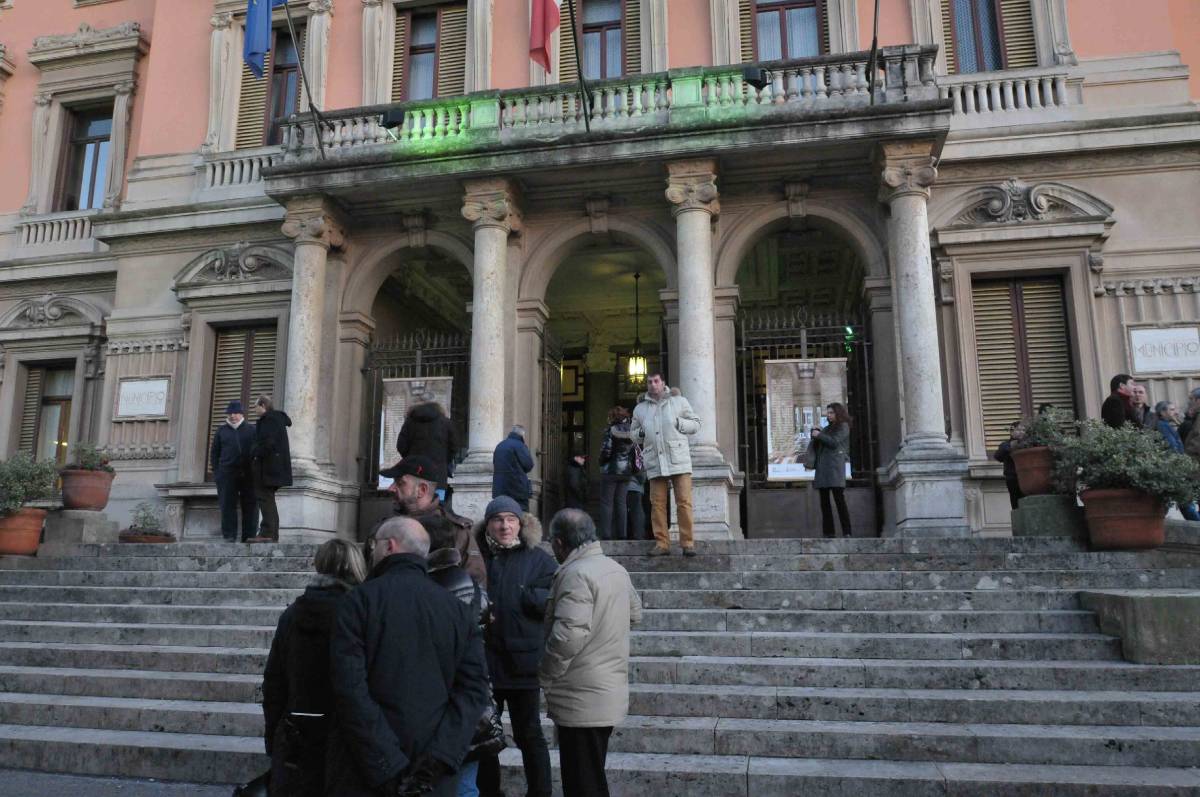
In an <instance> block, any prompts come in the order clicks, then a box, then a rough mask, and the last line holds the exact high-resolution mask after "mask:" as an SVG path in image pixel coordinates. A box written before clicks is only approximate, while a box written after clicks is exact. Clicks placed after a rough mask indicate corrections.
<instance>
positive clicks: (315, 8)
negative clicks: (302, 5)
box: [308, 0, 333, 14]
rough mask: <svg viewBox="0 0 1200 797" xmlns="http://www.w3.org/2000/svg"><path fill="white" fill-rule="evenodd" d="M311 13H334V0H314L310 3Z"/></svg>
mask: <svg viewBox="0 0 1200 797" xmlns="http://www.w3.org/2000/svg"><path fill="white" fill-rule="evenodd" d="M308 12H309V13H310V14H332V13H333V0H312V2H310V3H309V4H308Z"/></svg>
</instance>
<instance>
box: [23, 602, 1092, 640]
mask: <svg viewBox="0 0 1200 797" xmlns="http://www.w3.org/2000/svg"><path fill="white" fill-rule="evenodd" d="M2 616H4V615H3V611H2V607H0V617H2ZM31 619H32V618H31ZM48 619H49V618H48ZM638 628H639V629H640V630H644V631H822V632H831V631H836V632H842V633H871V634H887V633H904V634H922V633H955V632H969V633H976V634H979V633H1003V634H1031V633H1038V632H1043V633H1067V634H1071V633H1074V634H1087V633H1092V634H1094V633H1098V632H1099V630H1100V629H1099V627H1098V625H1097V622H1096V618H1095V615H1094V614H1092V613H1091V612H1085V611H1045V612H982V611H967V612H955V611H947V612H928V611H917V612H905V611H877V612H862V611H859V612H855V611H820V610H818V611H785V610H774V611H771V610H750V611H735V610H725V611H722V610H708V609H650V610H647V611H646V612H645V613H644V614H643V616H642V623H641V625H639V626H638Z"/></svg>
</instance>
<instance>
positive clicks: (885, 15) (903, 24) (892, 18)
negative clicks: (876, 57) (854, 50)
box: [858, 0, 913, 50]
mask: <svg viewBox="0 0 1200 797" xmlns="http://www.w3.org/2000/svg"><path fill="white" fill-rule="evenodd" d="M874 25H875V0H858V47H859V49H860V50H869V49H871V33H872V30H873V28H874ZM912 40H913V35H912V14H911V12H910V11H909V8H908V0H879V46H880V47H884V46H887V45H889V44H910V43H911V42H912Z"/></svg>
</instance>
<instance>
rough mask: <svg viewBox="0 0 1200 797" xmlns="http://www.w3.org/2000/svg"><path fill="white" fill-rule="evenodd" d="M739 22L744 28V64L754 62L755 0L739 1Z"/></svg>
mask: <svg viewBox="0 0 1200 797" xmlns="http://www.w3.org/2000/svg"><path fill="white" fill-rule="evenodd" d="M738 22H740V23H741V28H742V63H743V64H748V63H750V62H752V61H753V60H754V0H738Z"/></svg>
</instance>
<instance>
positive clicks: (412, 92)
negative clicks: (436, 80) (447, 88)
mask: <svg viewBox="0 0 1200 797" xmlns="http://www.w3.org/2000/svg"><path fill="white" fill-rule="evenodd" d="M433 77H434V75H433V53H415V54H414V55H413V56H412V60H411V61H410V64H409V78H408V98H409V99H410V100H428V99H430V98H432V97H433Z"/></svg>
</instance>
